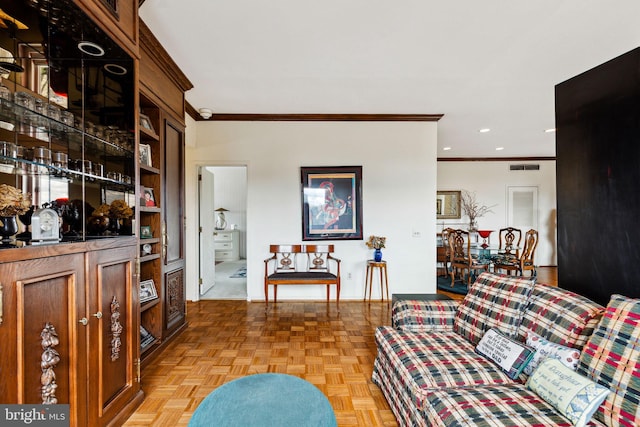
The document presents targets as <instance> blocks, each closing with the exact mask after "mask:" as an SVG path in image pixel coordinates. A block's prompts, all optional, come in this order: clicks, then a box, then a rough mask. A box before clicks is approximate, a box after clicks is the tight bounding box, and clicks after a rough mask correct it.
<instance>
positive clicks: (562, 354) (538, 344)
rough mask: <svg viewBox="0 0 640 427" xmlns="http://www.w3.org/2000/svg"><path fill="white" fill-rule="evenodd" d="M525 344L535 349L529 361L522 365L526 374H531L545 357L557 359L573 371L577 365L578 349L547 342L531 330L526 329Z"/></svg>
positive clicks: (578, 358)
mask: <svg viewBox="0 0 640 427" xmlns="http://www.w3.org/2000/svg"><path fill="white" fill-rule="evenodd" d="M527 345H528V346H530V347H532V348H533V349H535V351H536V352H535V354H534V355H533V358H532V359H531V361H530V362H529V363H528V364H527V366H525V367H524V371H523V372H524V373H525V374H527V375H531V373H532V372H533V371H534V370H535V369H536V367H537V366H538V365H539V364H540V362H542V361H543V360H544V359H546V358H547V357H551V358H553V359H557V360H559V361H560V362H562V364H563V365H564V366H566V367H567V368H570V369H572V370H574V371H575V370H576V368H577V367H578V361H579V360H580V351H579V350H576V349H575V348H571V347H566V346H564V345H560V344H556V343H552V342H549V341H548V340H547V339H545V338H542V337H541V336H540V335H538V334H536V333H535V332H531V331H527Z"/></svg>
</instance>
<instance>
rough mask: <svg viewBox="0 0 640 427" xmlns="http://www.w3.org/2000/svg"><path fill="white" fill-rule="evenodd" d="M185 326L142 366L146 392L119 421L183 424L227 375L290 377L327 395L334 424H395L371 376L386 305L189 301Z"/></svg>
mask: <svg viewBox="0 0 640 427" xmlns="http://www.w3.org/2000/svg"><path fill="white" fill-rule="evenodd" d="M187 308H188V320H189V327H188V329H186V330H185V331H184V332H183V333H182V334H181V335H180V336H179V337H178V338H177V339H176V340H175V341H174V342H173V343H171V344H170V345H169V346H168V347H167V349H166V350H165V351H164V352H163V353H162V354H160V355H159V356H158V357H157V358H156V359H155V360H154V361H153V362H152V363H150V364H149V365H148V366H147V367H145V368H144V370H143V372H142V388H143V389H144V391H145V394H146V398H145V400H144V402H143V403H142V405H141V406H140V407H139V408H138V409H137V410H136V412H135V413H134V414H132V415H131V417H130V418H129V420H128V421H127V422H126V423H125V424H124V425H125V426H186V425H187V424H188V422H189V419H190V418H191V415H192V414H193V412H194V411H195V409H196V407H197V406H198V404H200V402H201V401H202V400H203V399H204V398H205V397H206V396H207V395H208V394H209V393H211V392H212V391H213V390H214V389H215V388H216V387H219V386H220V385H222V384H224V383H227V382H229V381H231V380H233V379H236V378H239V377H242V376H246V375H251V374H258V373H265V372H277V373H284V374H290V375H295V376H298V377H300V378H303V379H305V380H307V381H309V382H311V383H312V384H314V385H315V386H316V387H318V388H319V389H320V390H321V391H322V392H323V393H324V394H325V396H327V398H328V399H329V402H330V403H331V406H332V407H333V409H334V411H335V414H336V418H337V420H338V425H339V426H341V427H342V426H344V427H347V426H396V425H397V423H396V421H395V417H394V416H393V413H392V412H391V410H390V409H389V406H388V404H387V402H386V400H385V398H384V396H383V395H382V393H381V392H380V390H379V388H378V386H376V385H375V384H373V383H372V382H371V372H372V370H373V362H374V359H375V356H376V347H375V342H374V337H373V333H374V329H375V327H376V326H379V325H389V324H390V321H391V309H390V307H389V305H387V303H386V302H385V303H381V302H379V301H376V302H374V301H372V302H371V304H370V305H369V304H364V303H362V302H360V301H358V302H356V301H343V302H340V310H339V311H338V310H337V309H336V306H335V303H334V302H332V303H330V304H327V303H325V302H307V301H304V302H303V301H301V302H278V303H277V304H270V307H269V310H267V311H265V306H264V303H263V302H254V303H251V302H246V301H231V300H226V301H221V300H217V301H199V302H190V303H188V306H187Z"/></svg>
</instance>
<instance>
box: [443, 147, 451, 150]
mask: <svg viewBox="0 0 640 427" xmlns="http://www.w3.org/2000/svg"><path fill="white" fill-rule="evenodd" d="M449 150H451V147H442V151H449Z"/></svg>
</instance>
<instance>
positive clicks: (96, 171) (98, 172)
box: [93, 163, 104, 178]
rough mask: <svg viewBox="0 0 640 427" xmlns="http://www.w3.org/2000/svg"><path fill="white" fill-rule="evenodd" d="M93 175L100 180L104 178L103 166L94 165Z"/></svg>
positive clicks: (100, 164)
mask: <svg viewBox="0 0 640 427" xmlns="http://www.w3.org/2000/svg"><path fill="white" fill-rule="evenodd" d="M93 174H94V175H95V176H98V177H100V178H102V177H103V176H104V165H103V164H102V163H94V164H93Z"/></svg>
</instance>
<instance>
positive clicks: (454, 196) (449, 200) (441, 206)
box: [436, 191, 460, 219]
mask: <svg viewBox="0 0 640 427" xmlns="http://www.w3.org/2000/svg"><path fill="white" fill-rule="evenodd" d="M436 218H437V219H460V191H438V192H437V196H436Z"/></svg>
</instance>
